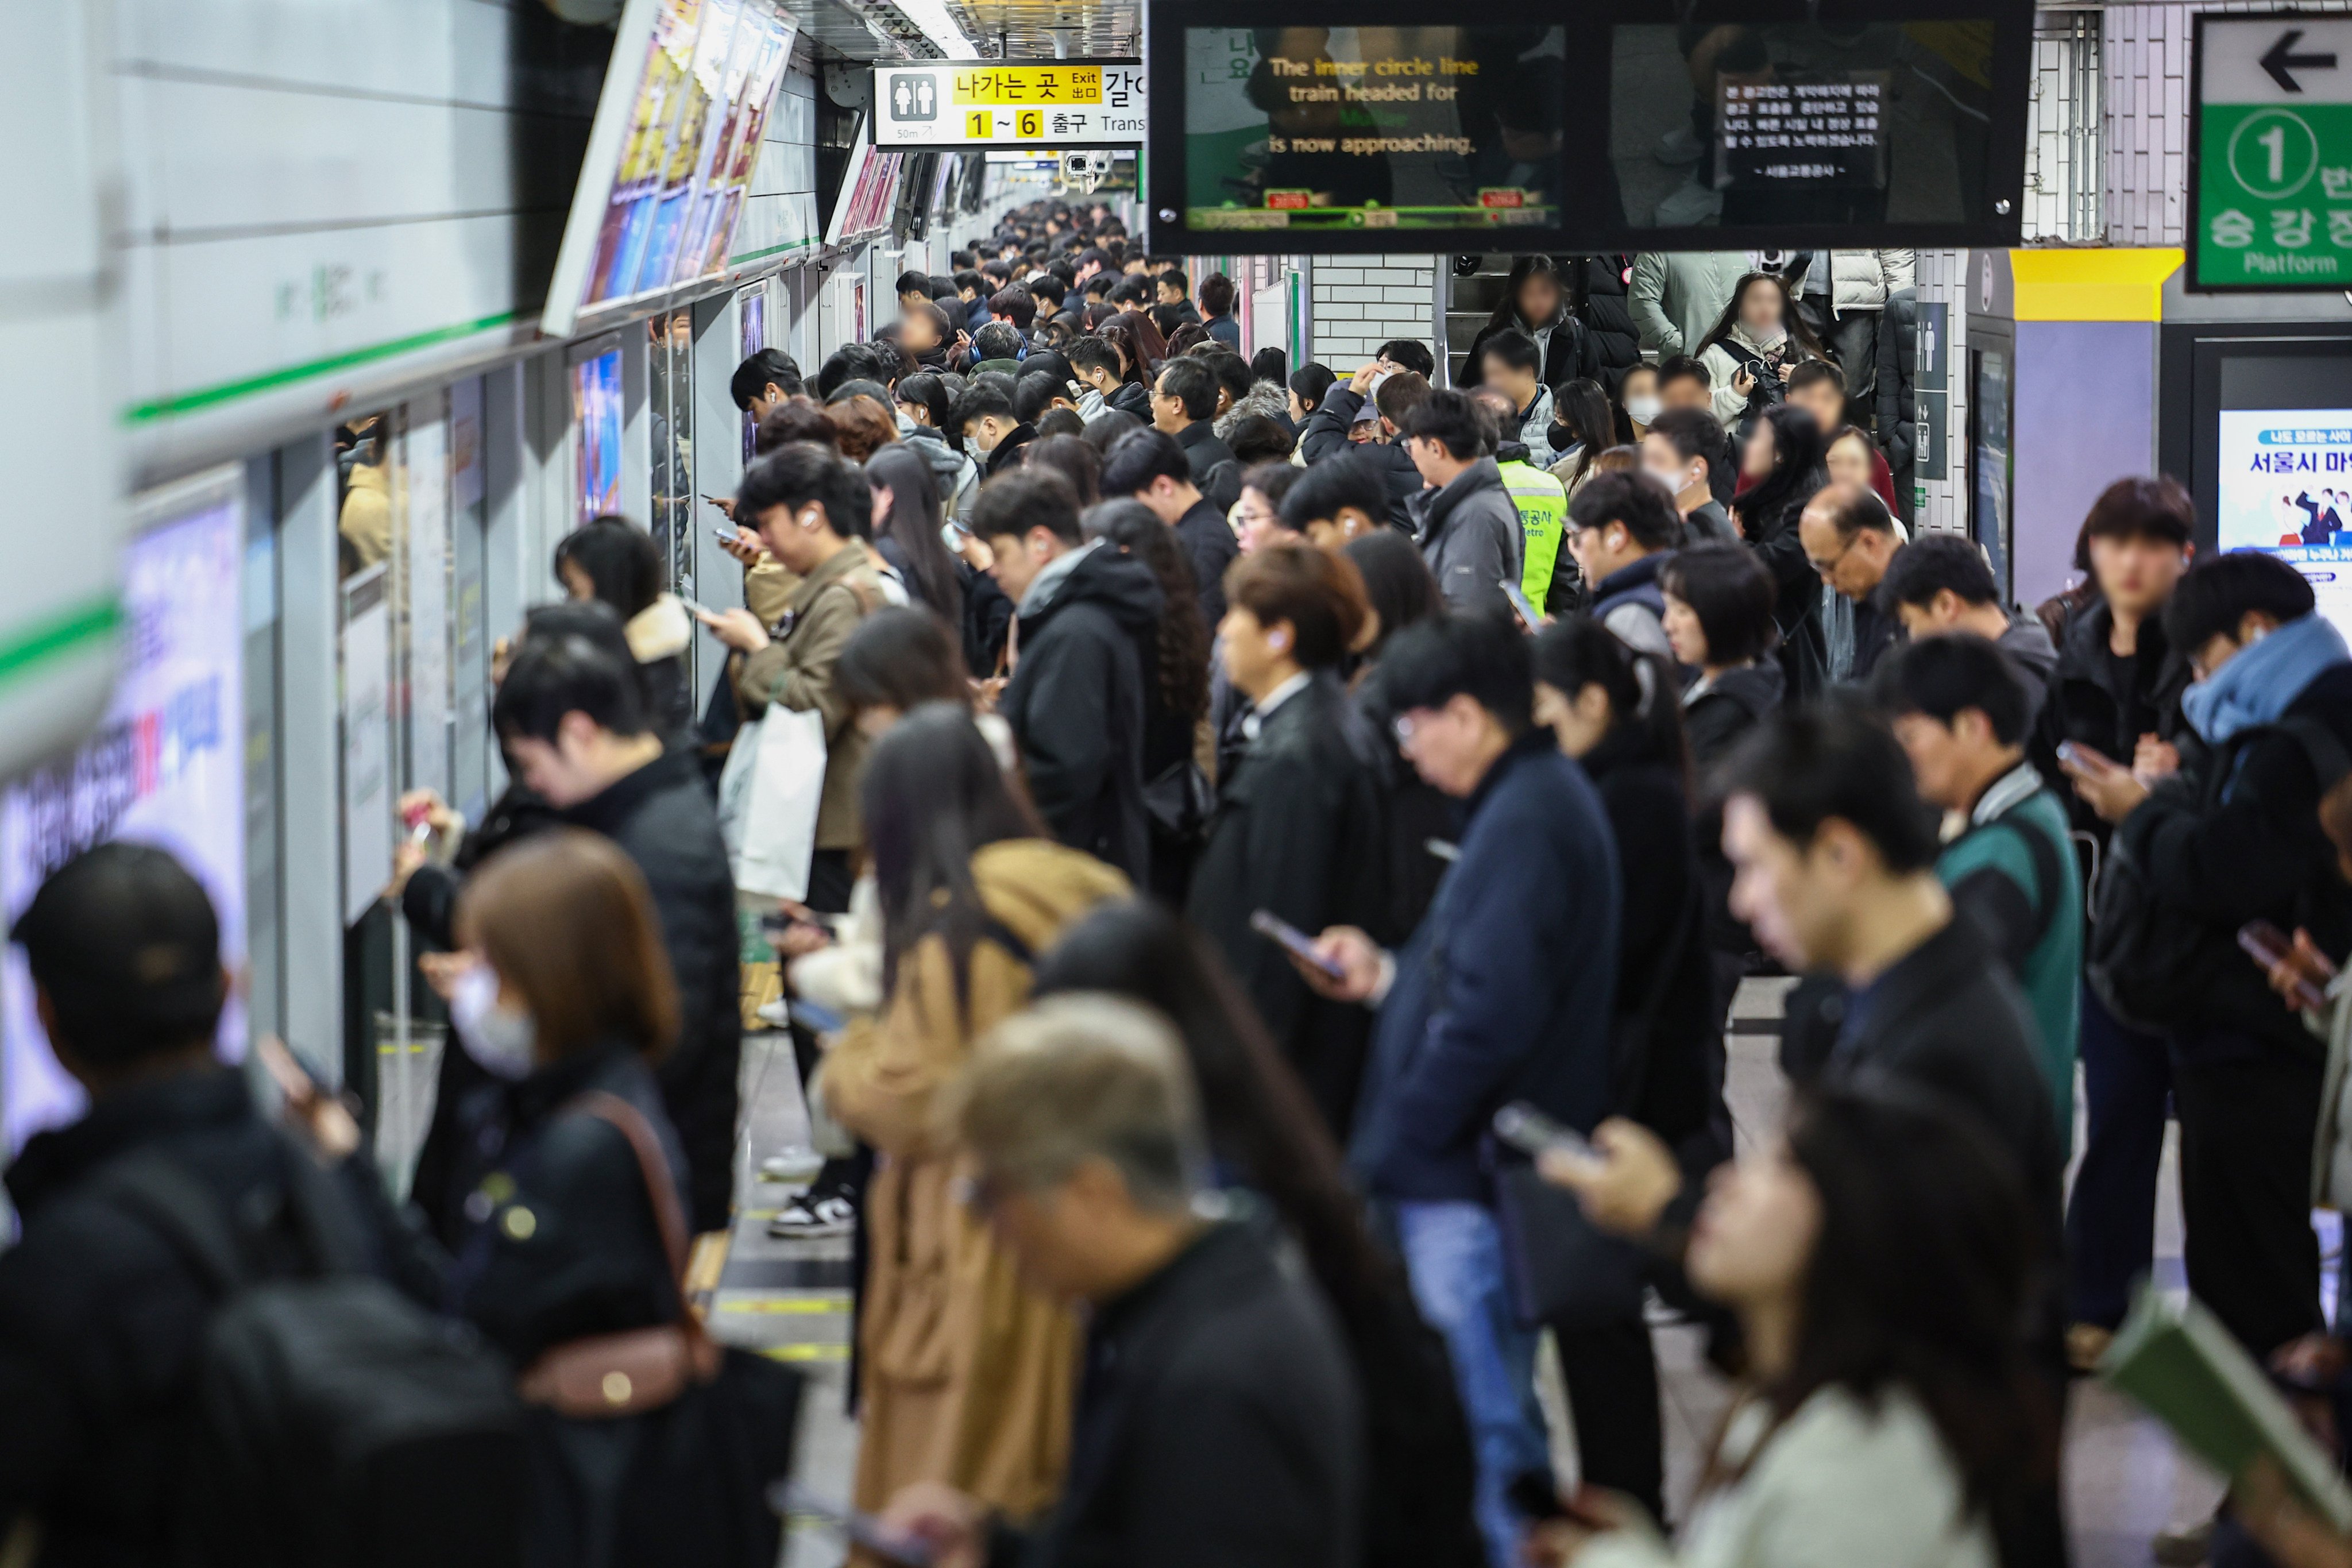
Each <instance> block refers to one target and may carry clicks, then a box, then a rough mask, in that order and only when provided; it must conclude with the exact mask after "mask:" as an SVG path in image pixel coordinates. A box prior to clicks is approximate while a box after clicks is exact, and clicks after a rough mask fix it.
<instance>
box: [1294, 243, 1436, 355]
mask: <svg viewBox="0 0 2352 1568" xmlns="http://www.w3.org/2000/svg"><path fill="white" fill-rule="evenodd" d="M1313 261H1314V289H1315V308H1314V312H1313V316H1312V321H1313V322H1314V345H1315V357H1316V358H1317V359H1318V360H1320V361H1321V362H1322V363H1325V364H1328V365H1329V366H1330V367H1331V368H1332V369H1333V370H1336V371H1338V372H1339V374H1342V375H1345V374H1348V373H1349V372H1350V371H1352V370H1354V369H1355V368H1356V366H1358V365H1360V364H1361V363H1364V362H1365V361H1366V360H1368V359H1370V358H1371V357H1372V351H1373V350H1374V349H1376V348H1378V347H1380V345H1381V343H1383V342H1387V341H1388V340H1389V339H1391V338H1419V339H1421V340H1422V341H1423V342H1428V341H1429V337H1430V331H1431V327H1432V324H1433V308H1434V307H1433V301H1434V300H1435V298H1436V291H1435V279H1436V276H1437V265H1438V258H1436V257H1434V256H1318V257H1316V258H1313Z"/></svg>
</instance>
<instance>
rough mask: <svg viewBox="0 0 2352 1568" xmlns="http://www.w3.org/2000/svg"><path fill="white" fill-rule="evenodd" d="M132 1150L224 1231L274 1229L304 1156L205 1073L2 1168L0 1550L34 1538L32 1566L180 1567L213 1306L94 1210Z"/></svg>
mask: <svg viewBox="0 0 2352 1568" xmlns="http://www.w3.org/2000/svg"><path fill="white" fill-rule="evenodd" d="M142 1150H148V1151H157V1152H162V1153H163V1154H165V1155H167V1156H168V1157H169V1158H170V1159H171V1160H172V1161H173V1163H174V1164H175V1165H176V1166H178V1167H179V1168H181V1169H183V1170H184V1171H185V1172H186V1173H187V1176H188V1179H189V1181H190V1182H191V1184H194V1185H195V1186H196V1187H198V1188H200V1189H201V1191H202V1192H203V1194H204V1195H205V1197H207V1198H209V1199H210V1200H212V1201H213V1202H214V1203H215V1204H216V1205H218V1207H219V1210H220V1212H222V1213H223V1214H225V1215H247V1214H256V1213H265V1214H266V1213H273V1212H277V1211H278V1209H279V1207H280V1205H282V1202H283V1199H284V1194H285V1191H286V1181H287V1177H286V1171H287V1167H286V1165H285V1163H284V1162H285V1161H286V1160H287V1159H289V1157H299V1156H296V1155H295V1153H294V1151H293V1149H292V1146H291V1145H290V1144H289V1143H288V1142H286V1140H285V1139H283V1138H281V1137H280V1136H278V1133H277V1132H275V1131H273V1130H272V1129H271V1128H270V1127H269V1126H268V1124H267V1123H266V1122H264V1121H262V1120H261V1118H260V1117H259V1116H258V1115H257V1114H256V1112H255V1110H254V1106H253V1099H252V1095H251V1092H250V1091H249V1090H248V1089H247V1088H246V1084H245V1079H244V1078H243V1077H242V1076H241V1075H240V1074H237V1073H235V1072H230V1071H225V1070H220V1069H216V1068H205V1069H199V1070H196V1071H193V1072H184V1073H177V1074H173V1075H172V1076H170V1077H168V1078H160V1079H154V1080H153V1081H152V1082H148V1083H144V1084H141V1085H138V1086H137V1087H135V1088H131V1089H122V1090H120V1091H119V1092H117V1093H115V1094H112V1095H110V1096H109V1097H107V1098H106V1099H104V1100H100V1102H99V1103H98V1104H97V1105H95V1106H94V1107H92V1108H91V1110H90V1111H89V1114H88V1115H87V1116H85V1117H83V1118H82V1119H81V1120H80V1121H77V1122H75V1123H73V1124H72V1125H71V1126H68V1127H62V1128H58V1129H57V1130H56V1131H47V1132H40V1133H37V1134H35V1135H34V1137H33V1138H32V1139H31V1140H30V1141H29V1142H26V1145H25V1152H24V1153H23V1154H22V1155H21V1156H20V1157H19V1158H18V1159H17V1161H16V1163H15V1164H14V1165H12V1166H10V1167H9V1170H8V1195H9V1198H10V1199H11V1201H13V1202H14V1203H15V1205H16V1213H17V1215H18V1218H19V1219H20V1220H21V1221H22V1223H23V1226H24V1232H23V1237H22V1239H21V1240H20V1241H18V1243H17V1244H16V1246H15V1247H11V1248H10V1249H9V1250H7V1251H6V1252H5V1253H0V1540H5V1539H8V1538H10V1533H11V1530H12V1527H14V1526H15V1525H16V1524H17V1523H18V1522H19V1521H37V1524H38V1526H39V1530H40V1545H41V1548H42V1550H40V1551H38V1552H37V1553H36V1556H37V1561H39V1562H42V1563H91V1564H125V1565H128V1564H133V1563H168V1562H172V1561H174V1560H175V1558H176V1557H177V1556H178V1555H179V1553H178V1552H176V1551H175V1550H174V1542H173V1535H174V1533H175V1531H174V1529H173V1519H174V1503H175V1499H176V1497H177V1493H178V1482H179V1479H180V1478H182V1477H183V1476H184V1475H185V1473H186V1471H187V1461H188V1456H187V1452H186V1445H187V1441H188V1436H187V1432H186V1430H185V1426H186V1423H187V1422H188V1420H189V1419H190V1417H191V1416H192V1415H193V1414H194V1402H195V1393H196V1391H195V1383H194V1375H195V1370H196V1367H195V1352H196V1345H197V1342H198V1340H199V1338H200V1337H201V1336H202V1334H203V1332H204V1330H205V1323H206V1321H208V1320H209V1319H210V1317H211V1315H212V1310H213V1305H214V1300H215V1296H214V1292H213V1290H212V1289H210V1287H209V1286H208V1285H207V1284H206V1283H205V1280H204V1279H203V1278H202V1277H201V1276H200V1275H198V1274H197V1272H196V1271H195V1269H194V1266H193V1265H192V1264H191V1263H190V1262H189V1261H188V1259H187V1258H184V1257H183V1256H182V1255H181V1254H180V1252H179V1250H178V1249H177V1248H176V1247H173V1245H172V1244H171V1243H170V1242H168V1241H167V1240H165V1239H164V1238H163V1236H162V1235H161V1234H159V1233H158V1232H157V1231H156V1230H155V1229H154V1228H153V1227H152V1226H150V1225H149V1224H147V1223H145V1222H143V1221H142V1220H141V1219H140V1218H139V1217H137V1216H136V1215H133V1214H132V1213H131V1210H130V1209H129V1207H128V1205H124V1204H121V1202H119V1201H115V1202H110V1201H108V1200H106V1199H104V1198H101V1197H100V1196H99V1195H98V1194H97V1192H96V1190H95V1189H96V1186H97V1183H98V1180H99V1178H100V1175H101V1173H103V1172H104V1170H105V1169H106V1167H107V1166H108V1165H109V1164H110V1163H111V1162H113V1161H114V1160H115V1159H117V1158H118V1157H120V1156H123V1155H127V1154H130V1153H132V1152H135V1151H142ZM284 1247H286V1248H290V1247H291V1239H290V1237H289V1238H286V1240H285V1243H284ZM256 1260H257V1262H262V1263H264V1264H265V1265H266V1266H267V1267H268V1271H270V1272H278V1271H280V1270H281V1269H283V1270H287V1271H290V1270H291V1268H293V1267H294V1266H295V1264H296V1262H297V1261H298V1260H299V1254H297V1253H294V1252H292V1251H290V1250H284V1249H281V1248H271V1247H262V1248H260V1249H258V1250H257V1253H256ZM181 1544H184V1543H181Z"/></svg>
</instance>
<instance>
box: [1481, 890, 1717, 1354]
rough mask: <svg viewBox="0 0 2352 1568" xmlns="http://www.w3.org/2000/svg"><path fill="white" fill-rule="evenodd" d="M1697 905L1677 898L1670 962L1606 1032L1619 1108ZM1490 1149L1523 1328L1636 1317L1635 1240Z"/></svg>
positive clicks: (1637, 1090) (1628, 1095)
mask: <svg viewBox="0 0 2352 1568" xmlns="http://www.w3.org/2000/svg"><path fill="white" fill-rule="evenodd" d="M1696 905H1697V894H1696V889H1694V890H1693V892H1692V894H1691V895H1690V896H1689V897H1687V898H1685V900H1683V909H1682V912H1681V914H1680V915H1679V916H1678V917H1677V919H1676V921H1675V934H1674V936H1673V938H1672V939H1671V940H1670V941H1669V942H1668V943H1667V947H1666V951H1667V954H1668V957H1667V961H1666V962H1665V963H1661V964H1659V965H1658V970H1657V973H1656V975H1655V976H1654V978H1653V979H1652V981H1651V983H1650V994H1648V995H1647V996H1645V997H1643V1000H1642V1005H1641V1006H1640V1007H1639V1008H1637V1009H1636V1010H1635V1011H1633V1012H1632V1013H1629V1014H1622V1015H1620V1016H1619V1017H1618V1018H1617V1020H1616V1025H1615V1027H1614V1028H1613V1029H1612V1057H1613V1058H1614V1060H1613V1061H1612V1063H1611V1068H1612V1073H1611V1077H1612V1095H1613V1098H1614V1099H1615V1100H1616V1103H1617V1104H1618V1105H1620V1106H1623V1107H1632V1106H1634V1105H1638V1104H1640V1103H1641V1099H1642V1084H1643V1078H1644V1077H1645V1076H1646V1075H1647V1073H1648V1070H1649V1054H1650V1033H1651V1030H1652V1029H1653V1028H1654V1026H1655V1024H1656V1021H1657V1016H1658V1010H1659V1008H1660V1007H1662V1006H1663V1005H1664V1003H1665V992H1666V986H1667V985H1668V984H1669V983H1670V982H1671V981H1672V979H1673V977H1674V974H1675V963H1674V962H1673V954H1675V953H1676V952H1680V951H1681V949H1682V944H1683V943H1685V942H1688V941H1690V940H1691V938H1692V936H1693V934H1694V933H1695V932H1696V930H1697V921H1696V919H1695V918H1694V910H1696ZM1487 1147H1488V1160H1489V1162H1490V1165H1491V1168H1492V1171H1493V1174H1494V1180H1495V1220H1496V1226H1498V1227H1499V1228H1500V1230H1501V1231H1502V1239H1503V1263H1504V1270H1505V1272H1506V1274H1507V1276H1508V1280H1509V1284H1510V1289H1511V1306H1512V1309H1513V1310H1514V1311H1516V1312H1517V1316H1518V1320H1519V1322H1520V1323H1521V1325H1523V1326H1524V1327H1527V1328H1538V1327H1544V1326H1549V1327H1550V1328H1553V1329H1555V1330H1563V1331H1570V1332H1573V1331H1578V1330H1583V1329H1601V1328H1608V1327H1610V1326H1612V1325H1613V1324H1617V1323H1628V1322H1637V1321H1640V1320H1641V1316H1642V1297H1643V1285H1644V1275H1645V1272H1646V1270H1647V1268H1648V1264H1649V1254H1648V1252H1647V1251H1646V1250H1645V1249H1644V1248H1643V1247H1642V1246H1641V1245H1640V1244H1639V1243H1636V1242H1632V1241H1627V1240H1625V1239H1623V1238H1622V1237H1614V1236H1611V1235H1608V1234H1607V1233H1605V1232H1604V1231H1602V1230H1601V1229H1600V1228H1599V1227H1598V1226H1595V1225H1594V1224H1593V1223H1592V1222H1591V1220H1590V1219H1588V1218H1586V1217H1585V1213H1584V1205H1582V1204H1581V1203H1580V1202H1579V1201H1578V1200H1577V1196H1576V1194H1574V1193H1571V1192H1570V1191H1569V1190H1568V1189H1567V1188H1565V1187H1558V1186H1554V1185H1553V1184H1551V1183H1549V1182H1547V1181H1545V1180H1544V1179H1543V1177H1542V1176H1541V1175H1539V1174H1538V1173H1537V1171H1536V1168H1535V1165H1534V1164H1533V1163H1531V1162H1529V1161H1528V1160H1526V1159H1524V1158H1521V1157H1520V1156H1518V1155H1517V1154H1516V1153H1514V1152H1508V1151H1506V1150H1504V1149H1503V1148H1502V1146H1501V1145H1500V1144H1498V1143H1496V1142H1494V1141H1493V1140H1492V1139H1491V1138H1490V1139H1489V1140H1488V1144H1487Z"/></svg>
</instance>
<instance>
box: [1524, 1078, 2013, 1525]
mask: <svg viewBox="0 0 2352 1568" xmlns="http://www.w3.org/2000/svg"><path fill="white" fill-rule="evenodd" d="M2034 1228H2035V1226H2034V1222H2033V1220H2032V1216H2031V1215H2030V1213H2029V1207H2028V1204H2027V1200H2026V1197H2025V1194H2024V1190H2023V1188H2022V1186H2021V1184H2020V1182H2019V1181H2018V1177H2017V1173H2016V1171H2015V1170H2014V1168H2013V1167H2012V1166H2011V1163H2010V1162H2009V1160H2008V1159H2006V1158H2005V1157H2004V1155H2003V1153H2002V1152H2001V1151H2000V1148H1999V1147H1998V1145H1996V1144H1995V1143H1994V1142H1993V1141H1992V1140H1991V1139H1990V1137H1989V1136H1988V1135H1987V1134H1986V1132H1985V1131H1984V1130H1983V1129H1982V1128H1980V1127H1979V1126H1977V1125H1975V1124H1974V1123H1973V1122H1971V1121H1969V1119H1968V1118H1967V1117H1966V1116H1965V1114H1961V1113H1955V1112H1952V1111H1950V1110H1947V1109H1946V1108H1944V1107H1942V1106H1940V1105H1938V1104H1937V1103H1936V1102H1935V1101H1933V1100H1927V1099H1924V1098H1916V1097H1913V1096H1909V1095H1900V1094H1884V1095H1882V1094H1874V1093H1869V1092H1864V1091H1862V1090H1859V1089H1844V1088H1822V1089H1814V1090H1811V1091H1809V1092H1806V1093H1803V1094H1801V1096H1800V1097H1799V1099H1798V1100H1797V1101H1796V1103H1795V1105H1794V1107H1793V1108H1792V1113H1791V1115H1790V1122H1789V1126H1788V1129H1787V1131H1785V1133H1783V1134H1782V1135H1781V1136H1780V1137H1779V1138H1776V1139H1774V1140H1772V1141H1771V1142H1769V1143H1766V1144H1764V1145H1763V1146H1761V1147H1759V1148H1757V1149H1755V1150H1752V1151H1751V1152H1748V1153H1746V1154H1743V1155H1742V1156H1741V1157H1740V1158H1739V1159H1738V1161H1737V1162H1736V1163H1732V1164H1729V1165H1726V1166H1724V1167H1722V1168H1721V1169H1720V1170H1718V1171H1717V1173H1716V1175H1715V1177H1714V1178H1713V1179H1712V1180H1711V1181H1710V1182H1709V1184H1708V1187H1707V1195H1706V1202H1705V1204H1704V1205H1702V1206H1701V1207H1700V1209H1699V1213H1698V1219H1697V1222H1696V1224H1695V1225H1694V1226H1692V1228H1691V1237H1690V1245H1689V1247H1688V1249H1687V1252H1686V1254H1685V1262H1686V1267H1687V1268H1688V1271H1689V1275H1690V1280H1691V1283H1692V1284H1693V1285H1694V1286H1695V1287H1696V1289H1698V1290H1699V1291H1700V1292H1701V1293H1702V1294H1703V1295H1705V1296H1706V1297H1707V1298H1708V1299H1710V1300H1714V1301H1717V1302H1719V1303H1721V1304H1723V1305H1724V1306H1727V1307H1728V1308H1730V1309H1731V1310H1732V1311H1733V1312H1734V1313H1736V1314H1737V1315H1738V1320H1739V1322H1740V1326H1741V1328H1742V1330H1743V1334H1742V1340H1743V1342H1744V1344H1745V1346H1746V1349H1747V1354H1748V1366H1747V1371H1746V1375H1745V1377H1744V1378H1743V1379H1742V1381H1741V1384H1740V1386H1739V1388H1738V1392H1737V1393H1736V1394H1735V1396H1734V1403H1733V1405H1732V1408H1731V1413H1730V1415H1729V1417H1728V1418H1727V1420H1726V1421H1725V1422H1724V1423H1723V1425H1722V1426H1721V1427H1720V1429H1719V1430H1720V1436H1718V1437H1717V1442H1716V1447H1715V1452H1714V1453H1713V1455H1712V1456H1711V1457H1710V1458H1709V1460H1708V1463H1707V1465H1706V1471H1705V1475H1706V1479H1704V1480H1702V1481H1701V1483H1700V1489H1699V1495H1698V1497H1697V1499H1696V1501H1695V1502H1694V1503H1693V1505H1692V1507H1691V1510H1690V1513H1689V1516H1688V1518H1687V1519H1686V1521H1685V1523H1684V1525H1683V1528H1682V1530H1681V1531H1680V1532H1679V1540H1678V1542H1676V1543H1675V1545H1673V1546H1669V1545H1668V1544H1667V1543H1666V1542H1664V1540H1662V1539H1661V1538H1660V1537H1659V1535H1658V1534H1657V1533H1656V1530H1655V1527H1654V1524H1653V1523H1652V1521H1650V1520H1648V1519H1645V1518H1643V1517H1640V1515H1639V1510H1633V1509H1631V1508H1630V1507H1628V1506H1627V1505H1626V1504H1625V1503H1624V1501H1623V1500H1622V1499H1619V1498H1616V1497H1614V1496H1612V1495H1610V1494H1601V1495H1600V1496H1598V1497H1595V1496H1594V1495H1593V1494H1591V1493H1590V1492H1587V1493H1583V1494H1580V1496H1579V1497H1578V1498H1577V1499H1575V1500H1574V1503H1575V1505H1576V1506H1574V1507H1573V1508H1572V1509H1571V1511H1570V1517H1567V1518H1563V1519H1559V1520H1556V1521H1549V1522H1546V1523H1543V1524H1539V1525H1538V1526H1537V1527H1536V1528H1535V1529H1534V1531H1531V1532H1530V1535H1529V1539H1528V1552H1527V1562H1528V1563H1529V1564H1531V1565H1534V1568H1560V1565H1564V1564H1567V1563H1575V1564H1576V1565H1577V1568H1674V1565H1675V1564H1677V1563H1688V1564H1694V1565H1696V1564H1700V1563H1741V1564H1743V1565H1745V1568H1817V1565H1819V1564H1825V1563H1869V1564H1871V1565H1872V1568H1994V1564H1995V1563H1999V1562H2000V1561H2001V1560H2002V1559H2001V1554H2000V1551H1999V1549H1998V1546H1997V1544H1996V1543H1997V1542H1999V1541H2000V1539H2001V1537H2002V1536H2003V1535H2004V1534H2006V1533H2007V1531H2006V1529H2005V1528H2004V1527H2005V1526H2007V1525H2009V1524H2010V1522H2011V1521H2013V1520H2015V1519H2016V1518H2017V1517H2018V1516H2019V1514H2020V1513H2021V1512H2022V1511H2024V1510H2027V1509H2029V1508H2030V1507H2031V1505H2032V1496H2033V1494H2034V1493H2035V1491H2037V1490H2038V1489H2046V1488H2047V1487H2048V1486H2050V1485H2051V1484H2052V1482H2053V1480H2054V1478H2055V1475H2056V1468H2057V1467H2056V1460H2057V1426H2056V1423H2055V1420H2054V1418H2053V1417H2054V1412H2053V1410H2052V1409H2051V1407H2050V1406H2049V1405H2048V1403H2047V1402H2046V1400H2044V1399H2043V1398H2042V1397H2041V1390H2040V1389H2039V1388H2038V1387H2037V1386H2036V1385H2035V1382H2034V1379H2033V1376H2032V1372H2031V1370H2030V1369H2029V1367H2028V1366H2027V1364H2026V1361H2025V1357H2024V1355H2023V1353H2022V1352H2021V1347H2020V1344H2019V1342H2018V1338H2017V1333H2016V1322H2017V1320H2018V1317H2019V1315H2020V1314H2021V1311H2023V1310H2024V1309H2025V1304H2026V1302H2027V1301H2028V1300H2029V1299H2030V1292H2031V1289H2032V1285H2031V1279H2032V1269H2033V1268H2034V1267H2035V1266H2036V1264H2037V1262H2038V1259H2037V1258H2035V1257H2034V1250H2033V1247H2032V1239H2031V1238H2032V1234H2033V1231H2034Z"/></svg>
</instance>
